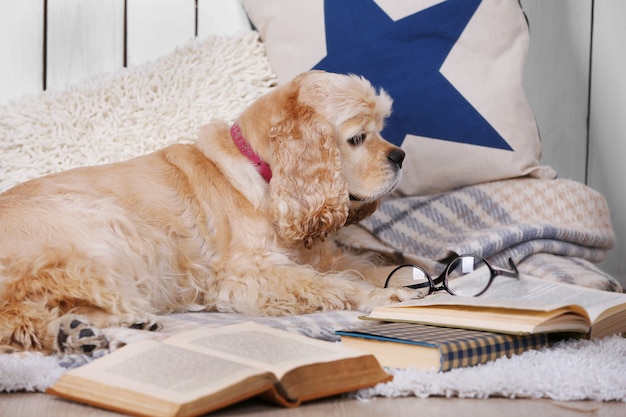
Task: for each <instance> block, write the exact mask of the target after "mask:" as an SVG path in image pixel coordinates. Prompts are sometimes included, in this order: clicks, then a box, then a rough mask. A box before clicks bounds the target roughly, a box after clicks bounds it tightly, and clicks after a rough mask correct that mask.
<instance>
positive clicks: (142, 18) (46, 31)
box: [0, 0, 249, 104]
mask: <svg viewBox="0 0 626 417" xmlns="http://www.w3.org/2000/svg"><path fill="white" fill-rule="evenodd" d="M244 28H249V23H248V19H247V17H246V15H245V12H244V10H243V7H242V6H241V4H240V2H239V0H19V1H18V0H0V59H1V61H0V74H2V76H1V77H0V104H4V103H7V102H8V101H9V100H10V99H13V98H17V97H19V96H21V95H22V94H34V93H38V92H40V91H42V90H43V89H44V88H45V89H46V90H51V91H53V90H61V89H64V88H66V87H67V86H69V85H71V84H73V83H76V82H78V81H80V80H83V79H85V78H88V77H91V76H94V75H96V74H99V73H101V72H110V71H115V70H117V69H120V68H122V67H123V66H127V65H138V64H141V63H143V62H145V61H147V60H150V59H154V58H157V57H159V56H161V55H164V54H166V53H168V52H170V51H171V50H173V49H174V48H175V47H176V46H179V45H182V44H185V43H186V42H188V41H189V40H191V39H192V38H193V37H194V36H201V37H206V36H208V35H210V34H221V35H227V34H232V33H235V32H237V31H240V30H243V29H244Z"/></svg>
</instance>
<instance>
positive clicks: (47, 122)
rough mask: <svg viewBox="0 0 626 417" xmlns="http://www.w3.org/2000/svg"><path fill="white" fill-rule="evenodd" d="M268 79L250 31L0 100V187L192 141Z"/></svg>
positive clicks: (271, 78) (232, 114)
mask: <svg viewBox="0 0 626 417" xmlns="http://www.w3.org/2000/svg"><path fill="white" fill-rule="evenodd" d="M275 85H276V77H275V75H274V73H273V72H272V71H271V69H270V66H269V63H268V61H267V58H266V56H265V48H264V47H263V44H262V43H261V42H260V41H259V38H258V34H257V33H256V32H252V31H250V32H248V33H244V34H241V35H239V36H236V37H232V38H228V37H226V38H220V37H212V38H208V39H206V40H205V41H203V42H195V41H194V42H192V43H189V44H188V45H186V46H185V47H183V48H180V49H178V50H176V51H175V52H173V53H171V54H169V55H167V56H165V57H163V58H160V59H158V60H156V61H154V62H150V63H147V64H144V65H141V66H138V67H133V68H127V69H124V70H122V71H120V72H118V73H115V74H108V75H104V76H101V77H98V78H96V79H93V80H90V81H87V82H84V83H81V84H79V85H77V86H75V87H73V88H70V89H68V90H65V91H61V92H50V93H49V92H46V93H44V94H41V95H40V96H36V97H31V98H26V99H21V100H19V101H16V102H14V103H12V104H9V105H7V106H0V191H3V190H5V189H7V188H9V187H11V186H13V185H15V184H17V183H19V182H23V181H25V180H27V179H30V178H33V177H37V176H41V175H44V174H49V173H53V172H58V171H61V170H65V169H68V168H73V167H78V166H84V165H97V164H104V163H108V162H116V161H123V160H126V159H130V158H131V157H134V156H138V155H142V154H145V153H149V152H151V151H154V150H156V149H160V148H162V147H165V146H167V145H169V144H172V143H175V142H192V141H194V140H195V138H196V136H197V133H198V129H199V127H200V126H202V125H203V124H206V123H208V122H210V121H211V120H213V119H222V120H226V121H227V122H232V121H233V120H234V119H235V118H236V117H237V116H238V115H239V113H240V112H241V111H242V110H243V109H245V108H246V107H247V106H248V105H249V104H250V103H251V102H252V101H254V100H255V99H256V98H258V97H259V96H260V95H262V94H264V93H265V92H267V91H269V90H270V89H271V88H272V87H273V86H275Z"/></svg>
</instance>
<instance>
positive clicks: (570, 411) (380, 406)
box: [0, 393, 626, 417]
mask: <svg viewBox="0 0 626 417" xmlns="http://www.w3.org/2000/svg"><path fill="white" fill-rule="evenodd" d="M211 415H212V416H215V417H221V416H231V417H235V416H268V417H269V416H272V417H273V416H277V417H313V416H316V417H317V416H324V417H332V416H358V417H374V416H376V417H378V416H393V417H404V416H407V417H408V416H420V417H428V416H432V417H438V416H476V417H492V416H493V417H502V416H506V417H514V416H523V417H535V416H536V417H560V416H567V417H572V416H578V417H583V416H601V417H624V416H626V403H619V402H605V403H602V402H593V401H576V402H556V401H550V400H520V399H518V400H509V399H499V398H492V399H488V400H473V399H458V398H428V399H418V398H393V399H390V398H375V399H373V400H369V401H357V400H352V399H345V398H333V399H328V400H323V401H317V402H312V403H308V404H305V405H303V406H301V407H299V408H293V409H284V408H279V407H275V406H272V405H265V404H261V403H258V402H253V401H251V402H247V403H243V404H239V405H235V406H232V407H230V408H227V409H224V410H221V411H219V412H215V413H213V414H211ZM0 416H2V417H73V416H77V417H78V416H79V417H116V416H120V414H117V413H112V412H108V411H104V410H99V409H97V408H93V407H89V406H83V405H80V404H76V403H72V402H69V401H65V400H61V399H58V398H56V397H52V396H49V395H46V394H39V393H36V394H33V393H11V394H7V393H0Z"/></svg>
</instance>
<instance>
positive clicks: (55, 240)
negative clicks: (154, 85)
mask: <svg viewBox="0 0 626 417" xmlns="http://www.w3.org/2000/svg"><path fill="white" fill-rule="evenodd" d="M391 105H392V100H391V98H390V97H389V96H388V95H387V94H386V93H385V92H384V90H378V91H377V90H376V89H375V88H374V87H373V86H372V85H371V84H370V83H369V81H367V80H365V79H364V78H362V77H358V76H354V75H340V74H333V73H327V72H323V71H311V72H307V73H304V74H301V75H299V76H297V77H296V78H295V79H293V80H292V81H291V82H289V83H287V84H284V85H281V86H279V87H276V88H275V89H273V90H272V91H271V92H269V93H267V94H266V95H264V96H262V97H260V98H259V99H258V100H256V101H255V102H254V103H252V104H251V105H250V106H249V107H248V108H247V109H246V110H244V111H243V113H242V114H240V116H239V117H238V119H237V120H236V122H235V123H234V124H232V126H230V127H229V125H227V124H226V123H225V122H222V121H217V122H212V123H210V124H209V125H207V126H203V127H202V128H201V130H200V134H199V137H198V139H197V141H196V143H194V144H174V145H171V146H169V147H166V148H164V149H162V150H159V151H157V152H154V153H152V154H149V155H145V156H140V157H137V158H135V159H131V160H129V161H125V162H120V163H113V164H108V165H100V166H92V167H82V168H75V169H72V170H68V171H65V172H61V173H56V174H51V175H47V176H44V177H41V178H37V179H33V180H30V181H27V182H24V183H22V184H19V185H17V186H15V187H13V188H11V189H9V190H7V191H5V192H4V193H3V194H0V306H1V307H2V312H1V314H0V345H1V346H3V351H5V352H7V351H40V352H44V353H62V354H71V353H81V354H88V355H93V354H95V352H98V351H101V350H105V351H108V350H112V349H113V345H114V343H113V339H115V336H114V335H115V333H114V332H113V331H112V329H113V330H114V329H116V328H118V329H120V328H124V327H130V328H135V329H144V330H159V329H160V327H161V325H160V324H159V322H158V320H157V317H158V315H161V314H165V313H171V312H189V311H220V312H238V313H243V314H246V315H295V314H305V313H313V312H319V311H328V310H342V309H354V310H361V311H369V310H371V309H372V308H373V307H375V306H378V305H381V304H388V303H392V302H397V301H402V300H407V299H409V298H412V297H413V296H414V293H413V291H412V290H408V289H404V288H394V289H383V288H381V287H380V280H381V279H383V278H384V276H385V275H386V273H385V272H382V271H383V270H386V269H385V268H386V266H385V265H383V264H381V265H379V264H378V263H376V262H373V261H372V260H371V259H369V258H367V257H366V256H362V255H359V254H354V253H352V252H350V251H349V250H346V249H345V248H342V247H340V246H338V245H337V244H336V243H335V239H333V237H332V236H331V235H333V234H336V233H338V232H339V231H340V229H341V228H343V227H344V226H346V225H350V224H353V223H357V222H358V221H359V220H361V219H363V218H365V217H367V216H369V215H370V214H371V213H373V212H374V210H376V208H377V207H378V205H379V203H380V201H381V199H382V198H384V197H385V196H387V195H388V194H389V193H390V192H391V191H392V190H393V189H394V188H395V187H396V185H397V184H398V181H399V178H400V172H401V166H402V162H403V159H404V157H405V153H404V151H402V149H400V148H398V147H396V146H394V145H392V144H390V143H389V142H387V141H385V140H384V139H383V138H382V137H381V135H380V131H381V130H382V128H383V123H384V120H385V118H386V117H387V116H388V115H389V113H390V111H391Z"/></svg>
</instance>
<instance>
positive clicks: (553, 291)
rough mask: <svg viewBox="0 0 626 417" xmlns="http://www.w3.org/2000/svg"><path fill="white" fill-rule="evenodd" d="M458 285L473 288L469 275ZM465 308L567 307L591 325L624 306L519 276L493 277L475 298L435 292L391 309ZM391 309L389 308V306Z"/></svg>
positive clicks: (597, 293)
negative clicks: (579, 311) (584, 316)
mask: <svg viewBox="0 0 626 417" xmlns="http://www.w3.org/2000/svg"><path fill="white" fill-rule="evenodd" d="M461 280H462V281H463V282H462V283H461V284H460V285H462V286H464V287H470V288H471V287H474V286H475V282H474V280H473V278H472V274H468V275H467V276H466V277H463V278H459V279H457V282H460V281H461ZM427 305H468V306H476V307H489V306H493V307H503V308H516V309H526V310H541V311H548V310H552V309H556V308H559V307H564V306H568V305H578V306H580V307H582V308H583V309H584V310H586V312H587V315H588V316H589V319H590V321H591V323H593V322H594V321H595V320H596V319H597V318H598V317H599V316H600V315H601V313H602V312H603V311H604V310H606V309H608V308H611V307H615V306H619V305H626V295H625V294H622V293H614V292H609V291H601V290H595V289H591V288H585V287H580V286H577V285H570V284H560V283H554V282H549V281H544V280H541V279H539V278H535V277H532V276H529V275H524V274H521V275H520V278H519V279H515V278H510V277H503V276H497V277H496V278H495V279H494V280H493V282H492V284H491V286H490V287H489V289H488V290H487V291H486V292H485V293H484V294H483V295H481V296H479V297H461V296H453V295H449V294H447V293H436V294H432V295H429V296H426V297H424V298H422V299H416V300H409V301H405V302H403V303H398V304H395V305H394V306H427ZM389 307H391V306H389Z"/></svg>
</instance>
